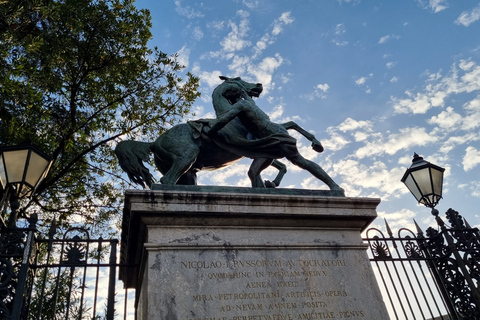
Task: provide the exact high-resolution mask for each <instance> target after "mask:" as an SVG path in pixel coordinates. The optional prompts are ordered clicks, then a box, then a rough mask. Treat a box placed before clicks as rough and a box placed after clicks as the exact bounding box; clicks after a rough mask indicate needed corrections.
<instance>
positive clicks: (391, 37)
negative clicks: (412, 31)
mask: <svg viewBox="0 0 480 320" xmlns="http://www.w3.org/2000/svg"><path fill="white" fill-rule="evenodd" d="M391 39H400V36H397V35H394V34H389V35H386V36H383V37H381V38H380V40H378V43H380V44H382V43H385V42H387V41H389V40H391Z"/></svg>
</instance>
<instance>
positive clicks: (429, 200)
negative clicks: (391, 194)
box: [402, 153, 445, 214]
mask: <svg viewBox="0 0 480 320" xmlns="http://www.w3.org/2000/svg"><path fill="white" fill-rule="evenodd" d="M444 171H445V169H444V168H441V167H439V166H437V165H434V164H432V163H430V162H428V161H425V160H423V158H422V157H420V156H419V155H418V154H416V153H415V154H414V156H413V160H412V165H411V167H410V168H408V169H407V171H406V172H405V174H404V175H403V178H402V182H403V183H404V184H405V185H406V186H407V188H408V190H410V192H411V193H412V194H413V196H414V197H415V199H417V201H418V203H421V204H423V205H425V206H427V207H429V208H431V209H432V213H434V212H436V211H437V210H436V209H434V208H435V206H436V205H437V204H438V201H440V199H441V198H442V186H443V172H444ZM434 210H435V211H434ZM437 214H438V212H437Z"/></svg>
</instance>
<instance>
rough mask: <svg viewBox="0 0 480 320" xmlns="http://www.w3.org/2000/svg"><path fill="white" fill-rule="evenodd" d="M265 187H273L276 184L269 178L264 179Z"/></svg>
mask: <svg viewBox="0 0 480 320" xmlns="http://www.w3.org/2000/svg"><path fill="white" fill-rule="evenodd" d="M265 187H267V188H275V187H276V185H275V182H272V181H270V180H265Z"/></svg>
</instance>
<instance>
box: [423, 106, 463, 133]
mask: <svg viewBox="0 0 480 320" xmlns="http://www.w3.org/2000/svg"><path fill="white" fill-rule="evenodd" d="M428 123H429V124H434V125H435V124H436V125H438V126H439V127H441V128H442V129H444V130H448V131H452V130H455V129H457V128H458V126H459V125H460V124H461V123H462V116H461V115H460V114H458V113H456V112H455V111H454V109H453V108H452V107H448V108H447V109H446V110H444V111H442V112H440V113H439V114H438V115H437V116H433V117H431V118H430V119H429V120H428Z"/></svg>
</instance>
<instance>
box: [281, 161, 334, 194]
mask: <svg viewBox="0 0 480 320" xmlns="http://www.w3.org/2000/svg"><path fill="white" fill-rule="evenodd" d="M287 159H288V160H290V161H291V162H292V163H293V164H294V165H296V166H299V167H300V168H302V169H305V170H307V171H308V172H310V173H311V174H312V175H313V176H315V177H316V178H317V179H320V180H321V181H322V182H323V183H325V184H326V185H327V186H328V187H329V188H330V190H342V191H343V189H342V188H340V186H339V185H338V184H337V183H336V182H335V181H333V179H332V178H330V176H329V175H328V174H327V173H326V172H325V171H324V170H323V169H322V167H320V166H319V165H318V164H316V163H315V162H313V161H310V160H307V159H305V158H304V157H302V156H301V155H300V154H299V153H297V154H296V155H293V156H288V157H287Z"/></svg>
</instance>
